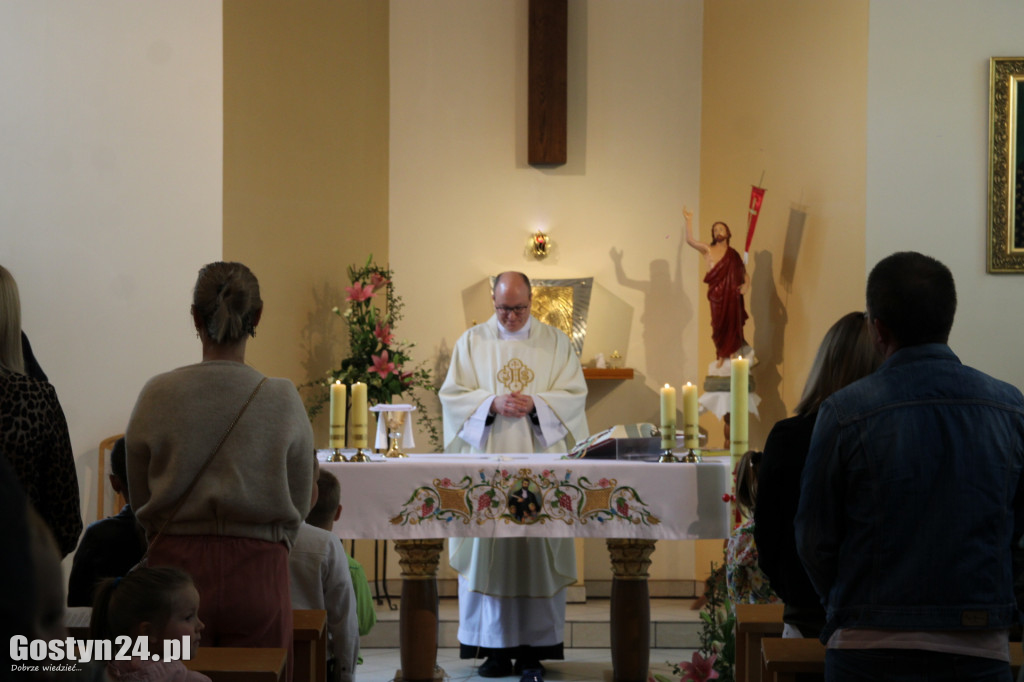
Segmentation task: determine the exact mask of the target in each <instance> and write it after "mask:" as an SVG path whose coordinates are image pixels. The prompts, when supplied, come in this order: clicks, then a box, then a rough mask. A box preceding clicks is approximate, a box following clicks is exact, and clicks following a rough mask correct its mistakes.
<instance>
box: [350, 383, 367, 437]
mask: <svg viewBox="0 0 1024 682" xmlns="http://www.w3.org/2000/svg"><path fill="white" fill-rule="evenodd" d="M368 418H369V417H368V414H367V411H366V384H364V383H362V382H359V381H357V382H356V383H354V384H352V428H351V432H352V447H354V448H355V449H357V450H362V449H364V448H366V442H367V441H366V424H367V421H368Z"/></svg>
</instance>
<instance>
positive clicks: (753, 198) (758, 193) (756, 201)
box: [743, 185, 764, 263]
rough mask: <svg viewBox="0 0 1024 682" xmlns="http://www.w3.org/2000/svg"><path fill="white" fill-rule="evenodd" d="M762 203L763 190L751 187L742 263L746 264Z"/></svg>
mask: <svg viewBox="0 0 1024 682" xmlns="http://www.w3.org/2000/svg"><path fill="white" fill-rule="evenodd" d="M762 201H764V188H763V187H757V186H756V185H755V186H751V188H750V209H749V211H748V213H747V243H746V246H744V247H743V262H744V263H746V262H747V257H748V255H749V254H750V242H751V240H753V239H754V228H755V227H757V216H758V214H759V213H760V212H761V202H762Z"/></svg>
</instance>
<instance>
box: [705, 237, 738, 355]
mask: <svg viewBox="0 0 1024 682" xmlns="http://www.w3.org/2000/svg"><path fill="white" fill-rule="evenodd" d="M745 273H746V269H745V268H744V267H743V258H742V257H741V256H740V254H739V253H738V252H737V251H736V249H734V248H732V247H731V246H730V247H729V248H728V249H726V252H725V255H724V256H722V258H721V260H719V261H718V262H717V263H715V266H714V267H713V268H711V269H710V270H708V274H706V275H704V283H705V284H707V285H708V302H709V303H711V338H712V340H713V341H714V342H715V355H716V356H717V357H719V358H729V357H731V356H732V355H733V354H734V353H736V352H737V351H738V350H739V349H740V348H741V347H742V346H743V344H744V341H743V324H744V323H745V322H746V321H747V311H746V310H744V308H743V294H741V293H740V287H741V286H743V279H744V275H745Z"/></svg>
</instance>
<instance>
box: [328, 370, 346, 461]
mask: <svg viewBox="0 0 1024 682" xmlns="http://www.w3.org/2000/svg"><path fill="white" fill-rule="evenodd" d="M347 395H348V387H347V386H346V385H345V384H343V383H341V381H335V382H334V383H333V384H331V434H330V435H331V439H330V447H331V448H334V449H337V450H340V449H341V448H343V447H345V397H346V396H347Z"/></svg>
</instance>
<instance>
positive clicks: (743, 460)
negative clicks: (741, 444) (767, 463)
mask: <svg viewBox="0 0 1024 682" xmlns="http://www.w3.org/2000/svg"><path fill="white" fill-rule="evenodd" d="M760 466H761V451H760V450H747V451H746V452H745V453H743V456H742V457H740V463H739V464H738V465H737V466H736V503H737V504H739V506H740V509H741V510H742V511H743V513H744V515H746V516H747V517H750V516H753V514H754V505H755V504H756V503H757V470H758V469H759V468H760Z"/></svg>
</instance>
